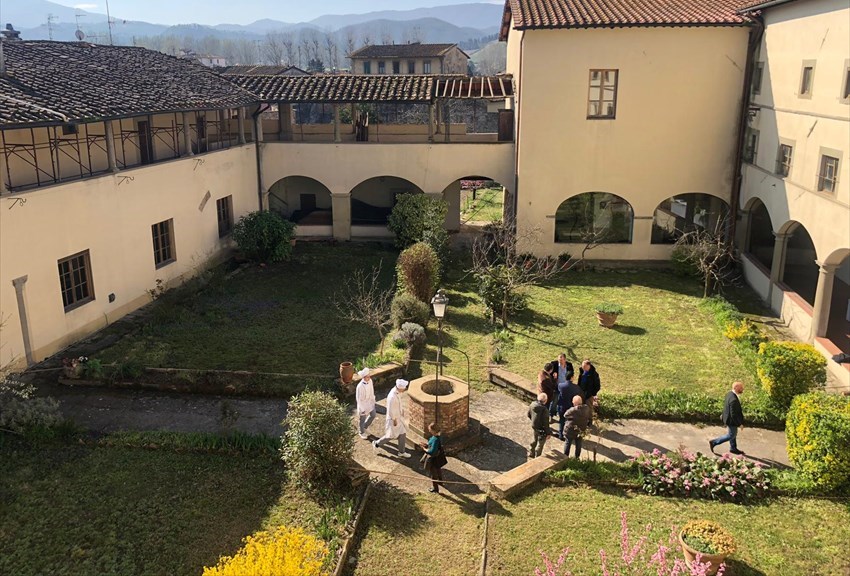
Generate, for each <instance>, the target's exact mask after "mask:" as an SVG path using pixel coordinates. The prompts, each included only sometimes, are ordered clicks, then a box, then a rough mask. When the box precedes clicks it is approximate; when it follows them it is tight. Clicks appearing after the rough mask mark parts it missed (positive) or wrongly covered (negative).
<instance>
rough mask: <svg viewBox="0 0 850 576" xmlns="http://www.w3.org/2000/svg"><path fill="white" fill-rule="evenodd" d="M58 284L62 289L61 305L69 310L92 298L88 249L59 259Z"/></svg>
mask: <svg viewBox="0 0 850 576" xmlns="http://www.w3.org/2000/svg"><path fill="white" fill-rule="evenodd" d="M58 264H59V285H60V287H61V290H62V305H63V306H64V307H65V312H69V311H71V310H73V309H74V308H77V307H78V306H82V305H83V304H85V303H86V302H91V301H92V300H94V287H93V286H92V281H91V262H90V261H89V251H88V250H85V251H83V252H79V253H78V254H74V255H73V256H68V257H67V258H63V259H62V260H59V262H58Z"/></svg>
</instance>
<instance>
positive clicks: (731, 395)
mask: <svg viewBox="0 0 850 576" xmlns="http://www.w3.org/2000/svg"><path fill="white" fill-rule="evenodd" d="M720 419H721V420H722V421H723V423H724V424H726V425H727V426H735V427H738V426H741V425H742V424H743V423H744V411H743V410H742V409H741V400H739V399H738V395H737V394H735V392H733V391H732V390H730V391H729V392H728V393H727V394H726V398H724V399H723V416H721V417H720Z"/></svg>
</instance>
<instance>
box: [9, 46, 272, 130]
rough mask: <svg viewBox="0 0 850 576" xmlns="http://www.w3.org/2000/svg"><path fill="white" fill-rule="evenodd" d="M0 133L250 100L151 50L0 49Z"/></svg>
mask: <svg viewBox="0 0 850 576" xmlns="http://www.w3.org/2000/svg"><path fill="white" fill-rule="evenodd" d="M3 51H4V54H5V59H6V68H7V74H6V76H5V77H4V78H0V126H5V127H10V126H15V125H25V124H33V123H57V122H74V121H87V120H94V119H101V118H120V117H128V116H139V115H143V114H155V113H158V112H172V111H182V110H210V109H217V108H236V107H239V106H247V105H250V104H253V103H255V102H256V101H257V98H256V96H254V95H253V94H250V93H248V92H246V91H245V90H242V89H241V88H238V87H237V86H234V85H233V84H232V83H230V82H228V81H227V80H226V79H224V78H222V77H221V76H219V75H217V74H215V73H214V72H212V71H210V70H209V69H207V68H205V67H203V66H201V65H198V64H193V63H192V62H190V61H188V60H180V59H178V58H174V57H172V56H167V55H166V54H162V53H160V52H155V51H153V50H146V49H144V48H134V47H130V46H103V45H95V44H87V43H80V42H48V41H23V42H4V43H3Z"/></svg>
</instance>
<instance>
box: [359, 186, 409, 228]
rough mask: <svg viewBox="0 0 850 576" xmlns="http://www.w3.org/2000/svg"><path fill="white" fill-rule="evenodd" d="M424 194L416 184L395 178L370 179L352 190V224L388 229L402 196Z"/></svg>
mask: <svg viewBox="0 0 850 576" xmlns="http://www.w3.org/2000/svg"><path fill="white" fill-rule="evenodd" d="M411 193H419V194H421V193H422V189H421V188H419V186H417V185H416V184H414V183H413V182H411V181H409V180H405V179H404V178H398V177H395V176H376V177H374V178H369V179H368V180H365V181H363V182H361V183H360V184H358V185H357V186H355V187H354V188H353V189H352V190H351V224H352V225H353V226H383V227H386V225H387V222H388V220H389V217H390V213H391V212H392V209H393V206H395V204H396V199H397V198H398V196H400V195H401V194H411Z"/></svg>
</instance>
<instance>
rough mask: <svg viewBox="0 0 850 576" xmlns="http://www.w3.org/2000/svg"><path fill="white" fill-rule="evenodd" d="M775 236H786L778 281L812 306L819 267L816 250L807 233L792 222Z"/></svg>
mask: <svg viewBox="0 0 850 576" xmlns="http://www.w3.org/2000/svg"><path fill="white" fill-rule="evenodd" d="M777 234H779V235H782V234H787V235H788V238H787V240H785V242H786V246H785V258H784V262H783V263H782V274H781V276H780V280H781V281H782V282H783V283H784V284H785V285H786V286H788V287H789V288H791V289H792V290H793V291H794V292H796V293H797V294H799V295H800V297H802V298H803V299H804V300H805V301H806V302H808V303H809V304H812V305H814V303H815V292H816V291H817V286H818V273H819V266H818V263H817V259H818V255H817V250H816V249H815V243H814V241H813V240H812V237H811V235H810V234H809V231H808V230H806V227H805V226H803V225H802V224H800V223H799V222H796V221H793V220H792V221H790V222H786V223H785V224H783V225H782V227H781V228H780V229H779V232H778V233H777Z"/></svg>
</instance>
